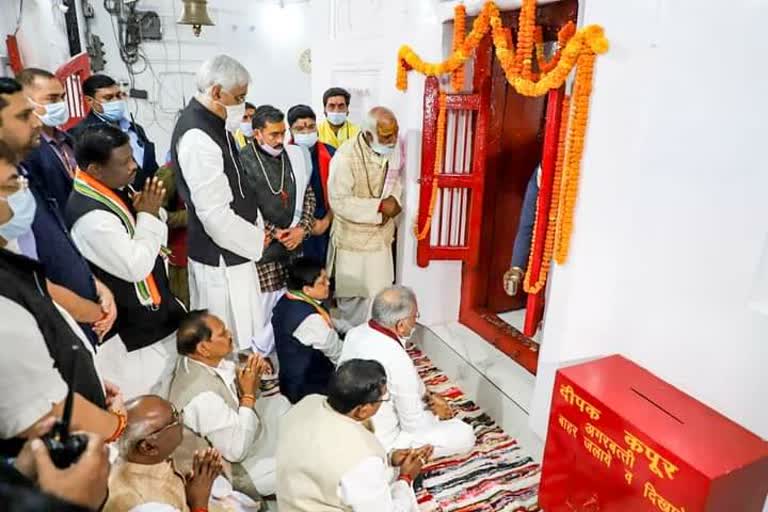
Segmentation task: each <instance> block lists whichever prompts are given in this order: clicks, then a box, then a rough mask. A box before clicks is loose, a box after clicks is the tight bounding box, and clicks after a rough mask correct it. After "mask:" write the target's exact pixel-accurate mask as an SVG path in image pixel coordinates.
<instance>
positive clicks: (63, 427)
mask: <svg viewBox="0 0 768 512" xmlns="http://www.w3.org/2000/svg"><path fill="white" fill-rule="evenodd" d="M72 350H73V351H74V352H75V356H74V357H73V358H72V370H71V372H70V376H69V377H70V378H69V379H68V383H69V391H67V398H66V401H65V402H64V414H63V415H62V418H61V419H60V420H58V421H56V424H55V425H54V426H53V428H52V429H51V431H50V432H48V433H47V434H45V435H44V436H43V437H42V438H41V440H42V441H43V444H45V447H46V448H47V449H48V454H49V455H50V457H51V461H53V464H54V465H55V466H56V467H57V468H59V469H65V468H68V467H69V466H71V465H72V464H74V463H75V462H77V460H78V459H79V458H80V456H81V455H82V454H83V452H84V451H85V448H86V447H87V446H88V436H85V435H83V434H71V433H70V432H69V427H70V423H71V422H72V406H73V403H74V398H75V378H76V368H77V351H78V350H79V347H77V346H73V347H72Z"/></svg>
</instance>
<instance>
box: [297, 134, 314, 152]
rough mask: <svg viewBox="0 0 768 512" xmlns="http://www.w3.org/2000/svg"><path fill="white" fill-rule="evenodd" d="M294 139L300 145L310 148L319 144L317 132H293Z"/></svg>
mask: <svg viewBox="0 0 768 512" xmlns="http://www.w3.org/2000/svg"><path fill="white" fill-rule="evenodd" d="M293 140H294V142H296V144H298V145H299V146H304V147H305V148H307V149H309V148H311V147H313V146H314V145H315V144H317V132H311V133H295V134H293Z"/></svg>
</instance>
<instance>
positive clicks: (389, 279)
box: [328, 107, 402, 332]
mask: <svg viewBox="0 0 768 512" xmlns="http://www.w3.org/2000/svg"><path fill="white" fill-rule="evenodd" d="M398 131H399V128H398V124H397V119H396V118H395V115H394V114H393V113H392V112H391V111H390V110H389V109H386V108H384V107H375V108H373V109H372V110H371V111H370V112H369V113H368V115H367V116H366V119H365V122H364V124H363V130H362V131H361V132H360V133H359V134H358V135H357V137H355V138H354V139H351V140H348V141H347V142H345V143H344V144H343V145H342V146H341V147H340V148H339V149H338V150H337V151H336V155H335V156H334V157H333V160H331V172H330V177H329V179H328V199H329V202H330V206H331V208H332V209H333V214H334V222H333V225H332V226H331V245H330V247H329V250H328V272H329V273H330V274H331V275H332V276H334V277H335V278H336V298H337V302H338V308H339V319H338V322H337V327H338V329H339V330H340V331H342V332H346V331H348V330H349V329H351V328H352V327H355V326H356V325H360V324H362V323H364V322H365V320H366V318H367V316H368V310H369V306H370V300H371V298H372V297H374V296H375V295H376V294H377V293H378V292H380V291H381V290H382V289H384V288H386V287H387V286H389V285H391V284H392V283H393V281H394V262H393V260H392V242H393V240H394V236H395V218H396V217H397V216H398V215H399V214H400V210H401V208H400V197H401V195H402V183H401V180H400V175H399V169H400V168H401V160H402V154H401V152H400V151H399V150H397V151H396V150H395V149H396V146H397V135H398Z"/></svg>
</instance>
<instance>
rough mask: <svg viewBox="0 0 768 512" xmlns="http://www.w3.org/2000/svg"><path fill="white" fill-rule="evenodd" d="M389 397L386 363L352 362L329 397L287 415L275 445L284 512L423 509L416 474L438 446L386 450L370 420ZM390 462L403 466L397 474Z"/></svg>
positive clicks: (310, 398) (311, 401) (335, 380)
mask: <svg viewBox="0 0 768 512" xmlns="http://www.w3.org/2000/svg"><path fill="white" fill-rule="evenodd" d="M388 400H389V395H388V393H387V375H386V372H385V370H384V367H383V366H381V364H379V363H377V362H376V361H364V360H361V359H353V360H350V361H347V362H346V363H344V364H342V365H341V366H340V367H339V368H338V370H336V373H335V374H334V375H333V376H332V377H331V381H330V383H329V384H328V398H327V399H326V397H324V396H321V395H309V396H307V397H306V398H304V399H303V400H302V401H301V402H299V403H298V404H297V405H296V406H295V407H294V408H293V409H291V410H290V411H289V412H288V414H286V415H285V417H284V418H283V421H282V422H281V424H280V436H279V440H278V447H277V468H278V469H277V500H278V506H279V509H280V512H317V511H330V510H352V511H353V512H395V511H398V512H416V511H417V510H418V504H417V503H416V497H415V496H414V494H413V489H412V484H413V479H414V478H416V477H417V476H418V475H419V473H420V472H421V468H422V466H423V465H424V463H425V462H426V461H427V460H429V458H430V457H431V455H432V447H431V446H424V447H422V448H420V449H416V450H414V449H408V450H395V451H394V452H392V453H391V454H387V452H386V451H385V450H384V447H383V446H382V445H381V443H380V442H379V441H378V439H376V436H374V435H373V434H372V433H371V431H370V423H369V420H370V418H371V417H373V416H374V415H375V414H376V413H377V411H378V410H379V408H380V407H382V404H386V403H387V402H388ZM392 466H394V467H399V476H398V477H397V478H396V479H395V478H394V475H395V471H393V469H392ZM393 480H394V482H393Z"/></svg>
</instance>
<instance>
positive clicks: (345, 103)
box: [317, 87, 360, 148]
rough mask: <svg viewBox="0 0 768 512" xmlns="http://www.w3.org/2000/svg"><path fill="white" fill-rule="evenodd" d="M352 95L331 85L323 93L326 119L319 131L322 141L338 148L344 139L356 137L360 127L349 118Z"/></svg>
mask: <svg viewBox="0 0 768 512" xmlns="http://www.w3.org/2000/svg"><path fill="white" fill-rule="evenodd" d="M350 98H351V95H350V94H349V92H347V91H346V90H345V89H342V88H341V87H331V88H330V89H328V90H327V91H325V93H324V94H323V108H324V109H325V120H324V121H323V122H322V123H320V126H318V128H317V131H318V135H319V137H320V142H322V143H324V144H328V145H330V146H333V147H334V148H338V147H339V146H341V145H342V144H343V143H344V141H347V140H350V139H354V138H355V137H357V134H358V133H360V128H359V127H358V126H356V125H354V124H352V122H351V121H350V120H349V100H350Z"/></svg>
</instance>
